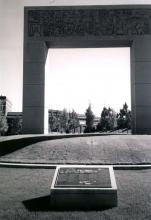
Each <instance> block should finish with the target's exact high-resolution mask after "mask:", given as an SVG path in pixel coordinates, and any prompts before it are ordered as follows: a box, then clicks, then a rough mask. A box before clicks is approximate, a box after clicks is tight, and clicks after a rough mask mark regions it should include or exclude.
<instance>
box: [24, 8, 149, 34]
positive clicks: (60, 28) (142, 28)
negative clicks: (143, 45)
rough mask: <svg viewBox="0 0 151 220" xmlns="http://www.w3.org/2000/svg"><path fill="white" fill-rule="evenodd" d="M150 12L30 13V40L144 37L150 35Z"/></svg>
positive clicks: (39, 11)
mask: <svg viewBox="0 0 151 220" xmlns="http://www.w3.org/2000/svg"><path fill="white" fill-rule="evenodd" d="M150 17H151V10H147V9H144V10H143V12H142V9H141V10H139V9H115V10H113V9H112V10H109V9H85V10H84V9H75V10H74V9H72V10H65V9H64V10H29V11H28V36H29V37H57V36H59V37H61V36H62V37H65V36H86V35H93V36H111V35H113V36H114V35H115V36H116V35H121V36H122V35H130V36H131V35H144V34H151V33H150V32H151V31H150V26H151V25H150Z"/></svg>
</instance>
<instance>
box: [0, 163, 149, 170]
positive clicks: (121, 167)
mask: <svg viewBox="0 0 151 220" xmlns="http://www.w3.org/2000/svg"><path fill="white" fill-rule="evenodd" d="M57 165H61V164H35V163H8V162H0V167H4V168H5V167H7V168H34V169H35V168H37V169H56V167H57ZM74 165H75V164H74ZM77 165H78V164H77ZM80 165H81V164H80ZM95 165H96V164H95ZM98 165H99V164H98ZM110 165H111V164H110ZM92 166H93V165H92ZM112 166H113V169H114V170H142V169H151V164H146V165H145V164H142V165H112Z"/></svg>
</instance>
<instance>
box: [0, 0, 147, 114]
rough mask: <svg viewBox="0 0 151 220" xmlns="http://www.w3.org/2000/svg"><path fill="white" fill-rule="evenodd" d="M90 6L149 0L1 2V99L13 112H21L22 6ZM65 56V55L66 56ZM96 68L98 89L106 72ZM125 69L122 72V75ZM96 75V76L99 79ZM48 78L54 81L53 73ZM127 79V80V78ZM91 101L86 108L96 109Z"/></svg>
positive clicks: (23, 0) (35, 0) (9, 0)
mask: <svg viewBox="0 0 151 220" xmlns="http://www.w3.org/2000/svg"><path fill="white" fill-rule="evenodd" d="M91 4H92V5H99V4H100V5H101V4H105V5H107V4H116V5H118V4H151V0H130V1H128V0H114V1H113V0H102V1H101V0H0V30H1V32H0V95H1V94H2V95H6V96H7V97H8V98H9V99H10V100H11V101H12V103H13V108H12V110H13V111H22V79H23V9H24V6H31V5H32V6H42V5H46V6H47V5H49V6H51V5H91ZM58 52H59V50H58ZM55 53H56V52H54V55H53V56H54V57H55V56H56V55H55ZM77 53H79V52H77ZM91 53H92V52H90V53H88V54H87V55H86V52H84V55H85V56H88V57H89V56H90V57H91V55H90V54H91ZM99 53H100V52H99ZM101 53H102V52H101ZM104 53H107V52H103V54H104ZM118 53H119V52H114V54H117V55H118ZM123 53H124V52H123ZM126 53H127V52H126ZM51 54H52V53H51ZM80 54H81V56H82V53H81V52H80ZM57 56H58V57H59V56H60V58H59V59H62V57H63V55H62V52H61V53H60V55H57ZM66 56H68V53H66ZM72 56H75V57H76V56H77V55H76V54H75V53H73V55H72ZM94 56H95V55H94ZM99 56H100V57H101V55H99ZM70 57H71V56H70ZM78 57H79V55H78ZM128 57H129V55H128ZM128 57H126V55H123V59H125V61H123V62H129V61H127V60H128V59H129V58H128ZM59 59H58V60H59ZM82 59H83V58H82ZM109 59H110V58H109V57H108V56H107V62H110V61H109ZM111 59H112V58H111ZM118 59H120V57H118V58H117V60H118ZM54 60H55V59H54ZM74 60H76V61H77V62H79V61H78V58H74ZM101 60H102V59H101ZM55 62H56V61H54V63H55ZM95 62H96V61H95ZM95 62H94V63H95ZM99 62H100V59H99V61H98V63H99ZM84 64H85V62H84V63H83V64H81V65H83V67H82V68H86V67H84ZM87 64H89V65H90V66H89V68H88V69H91V70H92V69H93V74H94V67H93V65H94V64H93V63H91V62H89V63H88V62H87ZM51 65H54V64H52V62H51ZM76 65H77V64H76ZM99 65H100V64H99ZM99 65H98V67H97V68H96V69H97V70H96V75H95V76H96V77H95V78H97V77H98V78H97V79H99V80H96V84H97V83H98V81H99V82H100V85H102V84H103V83H102V78H101V77H102V74H103V75H104V73H106V72H107V71H108V70H103V68H102V67H100V66H99ZM101 65H102V63H101ZM64 66H66V65H65V64H64ZM78 66H80V64H78ZM86 66H87V65H86ZM107 66H108V65H107ZM50 68H52V67H50ZM100 68H102V69H101V71H100ZM126 68H128V67H127V66H126ZM74 69H75V68H74ZM124 69H125V68H124ZM124 69H122V72H123V70H124ZM77 72H78V74H80V72H79V70H78V69H77V70H76V74H77ZM91 72H92V71H91ZM109 72H110V71H109ZM117 72H118V71H117ZM120 72H121V71H120ZM86 73H87V69H85V71H83V74H86ZM58 74H59V72H58ZM65 74H67V73H65ZM97 74H99V76H98V75H97ZM50 76H52V77H53V73H52V74H51V75H50ZM56 76H57V75H56ZM72 76H73V73H72ZM80 76H81V75H80ZM127 76H128V77H129V74H128V75H127ZM73 77H75V76H73ZM81 77H82V78H83V77H84V75H82V76H81ZM90 78H91V76H89V79H90ZM106 78H107V75H106ZM100 79H101V80H100ZM51 80H52V79H51ZM80 83H81V86H82V85H84V82H82V80H81V82H80ZM112 92H113V91H112ZM112 92H111V93H112ZM112 94H113V93H112ZM127 94H128V93H127ZM128 97H129V95H128ZM68 98H69V97H68ZM98 98H99V97H98ZM92 99H93V97H92V96H91V97H90V98H88V97H86V99H85V105H87V104H88V102H89V101H90V102H91V103H92V105H93V106H95V103H94V101H93V100H92ZM49 100H50V98H49ZM102 100H103V99H101V102H102ZM60 102H61V101H60ZM103 102H104V104H108V103H107V101H104V100H103ZM114 102H115V101H114ZM51 105H52V106H54V107H55V104H53V103H51ZM100 105H101V104H100ZM68 108H71V106H68Z"/></svg>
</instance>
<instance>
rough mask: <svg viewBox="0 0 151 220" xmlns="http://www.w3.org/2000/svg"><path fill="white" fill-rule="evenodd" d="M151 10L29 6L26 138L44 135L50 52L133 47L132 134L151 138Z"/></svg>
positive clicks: (25, 66)
mask: <svg viewBox="0 0 151 220" xmlns="http://www.w3.org/2000/svg"><path fill="white" fill-rule="evenodd" d="M150 42H151V7H150V6H148V5H147V6H146V5H144V6H142V5H141V6H53V7H49V6H47V7H25V9H24V59H23V133H26V134H29V133H35V134H42V133H44V91H45V62H46V57H47V52H48V49H49V48H90V47H91V48H95V47H97V48H99V47H130V48H131V107H132V133H133V134H151V120H150V119H151V73H150V71H151V43H150Z"/></svg>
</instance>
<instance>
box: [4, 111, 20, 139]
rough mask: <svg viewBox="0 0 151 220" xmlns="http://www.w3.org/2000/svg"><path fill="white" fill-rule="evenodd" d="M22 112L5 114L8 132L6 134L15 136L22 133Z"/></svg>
mask: <svg viewBox="0 0 151 220" xmlns="http://www.w3.org/2000/svg"><path fill="white" fill-rule="evenodd" d="M22 119H23V113H22V112H8V113H7V123H8V131H7V134H9V135H15V134H21V133H22Z"/></svg>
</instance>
